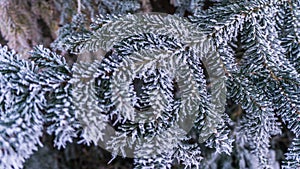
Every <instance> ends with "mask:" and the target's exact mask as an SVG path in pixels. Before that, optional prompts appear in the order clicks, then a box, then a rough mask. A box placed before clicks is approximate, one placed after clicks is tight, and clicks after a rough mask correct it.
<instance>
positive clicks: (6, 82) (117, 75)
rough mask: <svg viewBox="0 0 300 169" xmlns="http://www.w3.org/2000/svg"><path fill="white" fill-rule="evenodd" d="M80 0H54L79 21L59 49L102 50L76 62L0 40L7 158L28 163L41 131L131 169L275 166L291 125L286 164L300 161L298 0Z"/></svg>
mask: <svg viewBox="0 0 300 169" xmlns="http://www.w3.org/2000/svg"><path fill="white" fill-rule="evenodd" d="M55 2H56V1H55ZM79 2H80V3H78V2H77V3H75V2H74V1H64V2H62V1H57V2H56V3H55V4H56V6H60V8H61V11H63V12H62V14H61V15H60V16H61V17H62V18H68V17H69V16H71V15H73V20H72V22H71V23H69V24H66V25H64V26H63V27H62V28H61V29H60V31H59V35H58V37H57V39H56V40H55V41H54V42H53V43H52V45H51V46H52V49H53V50H59V51H68V52H70V53H73V54H84V53H85V52H97V51H99V50H103V51H105V55H103V56H99V58H101V59H100V60H95V61H93V62H91V63H86V62H77V63H74V64H68V63H67V62H66V60H65V58H64V57H62V56H60V55H58V54H56V53H55V52H52V51H51V50H50V49H47V48H44V47H43V46H36V47H35V48H34V49H33V50H32V51H31V52H30V54H29V55H30V57H29V59H28V60H23V59H20V55H18V54H16V52H14V51H13V50H8V48H7V47H0V89H1V90H0V105H1V107H0V126H1V127H0V146H1V149H0V159H1V161H0V169H2V168H3V169H19V168H22V167H23V163H24V161H25V160H26V159H28V158H29V157H30V155H32V154H33V153H34V151H36V150H38V148H39V147H41V146H42V143H41V137H42V136H43V133H44V131H46V132H47V133H48V134H50V135H53V137H54V146H55V147H57V148H58V149H60V148H65V147H66V146H67V143H70V142H73V141H74V140H75V139H76V138H79V139H80V141H79V143H85V144H87V145H89V146H91V144H93V145H99V146H101V147H103V148H105V149H107V150H109V151H110V152H111V153H112V156H113V157H112V158H113V159H114V158H116V157H117V156H118V155H120V156H123V157H131V158H133V159H134V165H135V168H171V167H174V166H178V167H182V168H276V165H277V164H278V160H276V159H275V157H274V156H273V155H272V154H274V150H273V149H272V147H271V145H272V139H273V138H274V137H275V136H280V135H281V134H282V132H283V131H284V130H283V128H287V129H288V130H289V131H290V132H292V134H293V135H294V139H293V140H292V143H291V145H290V148H289V149H288V151H287V153H286V154H285V159H284V161H283V162H282V163H281V164H280V165H281V166H282V168H299V167H300V157H299V155H300V152H299V150H300V142H299V140H300V138H299V137H300V136H299V133H300V120H299V119H300V115H299V114H300V100H299V99H300V84H299V83H300V74H299V73H300V72H299V71H300V49H299V47H300V45H299V44H300V41H299V40H300V39H299V36H300V35H299V32H300V29H299V26H300V22H299V21H300V1H299V0H255V1H247V0H246V1H231V0H224V1H219V0H214V1H201V0H185V1H184V0H173V1H171V3H172V4H173V5H174V6H175V7H176V10H175V14H174V15H168V14H157V13H150V14H141V13H138V14H127V13H128V12H136V11H137V10H138V9H139V8H140V4H139V3H138V2H137V1H122V0H118V1H113V2H112V1H108V0H107V1H99V2H98V1H89V0H82V1H79ZM207 2H210V3H212V4H213V5H211V7H210V8H209V9H207V10H205V8H206V5H207ZM1 3H2V4H5V3H4V2H2V1H0V4H1ZM11 3H12V2H11ZM9 5H10V3H7V4H6V6H9ZM76 5H77V7H78V11H77V12H78V13H77V14H75V13H72V12H71V14H68V13H67V12H66V11H68V9H71V8H75V7H74V6H76ZM30 7H31V6H30ZM81 8H83V9H81ZM85 10H86V11H85ZM3 11H4V12H5V14H7V12H8V11H7V9H6V10H0V12H3ZM87 11H88V12H90V13H88V12H87ZM96 12H97V13H99V15H98V16H96V15H95V13H96ZM186 12H189V13H191V15H190V16H189V17H183V16H184V15H185V14H186ZM65 15H68V16H65ZM7 16H8V15H5V16H2V17H6V18H5V19H4V20H7ZM41 17H43V16H41ZM89 17H93V19H92V23H91V24H90V26H89V27H88V26H87V25H89ZM27 18H30V17H27ZM61 20H63V19H61ZM8 23H10V22H9V21H7V24H8ZM49 23H50V22H49ZM47 24H48V22H47ZM0 29H1V30H2V29H4V28H3V27H1V26H0ZM28 29H30V28H28ZM1 32H2V33H4V35H5V36H6V37H8V36H11V34H10V33H8V32H9V31H1ZM26 36H27V34H26ZM82 56H84V55H81V57H82ZM230 102H234V104H235V105H238V107H239V108H240V109H241V111H240V113H239V114H234V113H233V112H232V110H230V108H231V107H230V106H231V105H230V104H229V103H230ZM113 159H112V160H113ZM278 165H279V164H278Z"/></svg>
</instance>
